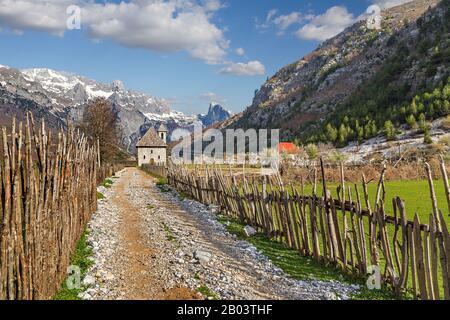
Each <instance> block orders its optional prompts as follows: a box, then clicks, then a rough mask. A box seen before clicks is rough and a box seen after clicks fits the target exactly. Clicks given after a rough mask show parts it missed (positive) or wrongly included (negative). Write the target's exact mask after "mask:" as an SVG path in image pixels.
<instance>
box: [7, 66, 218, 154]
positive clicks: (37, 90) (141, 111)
mask: <svg viewBox="0 0 450 320" xmlns="http://www.w3.org/2000/svg"><path fill="white" fill-rule="evenodd" d="M95 98H105V99H107V100H108V101H110V102H111V104H112V106H113V108H114V110H115V111H116V114H117V117H118V121H119V124H120V126H121V129H122V132H123V137H122V140H123V141H122V142H123V144H124V146H126V147H127V149H128V151H130V152H134V151H135V145H136V143H137V142H138V141H139V139H140V138H141V137H142V136H143V135H144V134H145V132H146V131H147V129H148V128H149V127H150V126H157V125H159V124H161V123H164V124H166V126H167V127H168V128H169V134H170V133H171V132H172V131H173V130H175V129H179V128H182V129H185V130H187V131H193V128H194V125H195V124H199V125H203V123H205V125H206V126H209V125H210V124H211V123H214V121H218V120H224V119H225V114H224V113H221V112H220V110H216V109H214V108H213V109H214V110H216V111H214V110H213V111H214V112H212V114H211V115H210V114H209V113H208V115H207V116H206V117H205V118H204V117H203V116H202V117H201V119H200V117H199V116H186V115H184V114H183V113H181V112H177V111H172V110H171V108H170V105H169V102H167V101H166V100H164V99H160V98H155V97H152V96H149V95H147V94H144V93H140V92H137V91H133V90H127V89H125V87H124V85H123V83H122V82H121V81H119V80H116V81H113V82H112V83H111V84H103V83H99V82H96V81H94V80H91V79H88V78H85V77H82V76H78V75H74V74H70V73H66V72H57V71H54V70H50V69H26V70H18V69H14V68H9V67H5V66H1V65H0V110H2V115H1V116H0V123H8V121H9V120H10V118H12V117H16V118H18V120H22V119H23V118H24V116H25V114H26V112H27V111H31V112H32V113H33V114H34V115H35V117H37V118H38V119H41V118H43V119H45V120H46V121H47V122H50V123H49V125H51V126H53V127H55V128H60V127H65V126H66V124H67V121H68V120H70V121H74V122H78V121H81V119H82V117H83V113H84V109H85V106H86V105H87V103H88V102H89V101H90V100H92V99H95ZM210 109H211V108H210ZM216 119H217V120H216Z"/></svg>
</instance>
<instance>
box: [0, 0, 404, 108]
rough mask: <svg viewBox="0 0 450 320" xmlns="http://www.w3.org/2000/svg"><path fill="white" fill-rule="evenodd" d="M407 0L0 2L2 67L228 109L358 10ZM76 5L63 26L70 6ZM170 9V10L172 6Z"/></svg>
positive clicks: (180, 104)
mask: <svg viewBox="0 0 450 320" xmlns="http://www.w3.org/2000/svg"><path fill="white" fill-rule="evenodd" d="M401 2H405V0H333V1H325V0H316V1H312V0H307V1H302V0H296V1H294V0H284V1H283V0H225V1H224V0H222V1H220V0H186V1H182V4H180V2H177V3H175V2H173V1H170V0H169V1H162V0H156V1H150V0H149V1H146V0H133V1H131V0H130V1H124V2H123V3H122V4H120V1H96V2H95V3H94V2H93V1H90V0H72V1H69V0H17V1H12V2H11V1H8V0H0V28H1V29H0V43H1V45H0V64H3V65H8V66H11V67H16V68H31V67H46V68H52V69H56V70H65V71H69V72H73V73H77V74H81V75H84V76H87V77H89V78H92V79H95V80H98V81H101V82H112V81H113V80H116V79H120V80H122V81H123V82H124V84H125V86H126V87H127V88H130V89H135V90H139V91H143V92H146V93H149V94H152V95H154V96H158V97H163V98H167V99H170V100H171V101H172V103H173V107H174V109H176V110H180V111H183V112H185V113H200V112H205V111H206V109H207V107H208V103H209V101H210V100H212V99H213V100H217V101H218V102H221V103H223V105H224V106H225V107H227V108H228V109H231V110H232V111H234V112H239V111H242V110H243V109H245V107H246V106H248V105H249V104H250V103H251V101H252V98H253V94H254V90H255V89H257V88H259V87H260V86H261V85H262V84H263V83H264V82H265V80H266V78H267V77H270V76H271V75H273V74H274V73H275V72H276V71H277V70H278V69H280V68H281V67H283V66H284V65H286V64H289V63H292V62H293V61H296V60H298V59H299V58H301V57H302V56H304V55H305V54H307V53H308V52H310V51H312V50H313V49H314V48H316V47H317V45H318V44H320V42H321V41H323V40H324V39H326V38H328V37H330V36H332V35H333V34H336V33H337V32H339V31H340V30H342V29H343V28H345V27H346V26H347V25H349V24H351V23H352V22H353V21H354V20H355V19H356V18H357V17H358V16H360V15H361V14H363V13H364V12H365V11H366V9H367V7H368V6H370V5H371V4H373V3H376V4H379V5H380V6H382V7H387V6H392V5H395V4H398V3H401ZM71 4H76V5H78V6H79V7H80V8H81V10H82V11H81V29H80V30H67V27H66V21H67V18H68V17H69V15H67V12H66V9H67V7H68V6H70V5H71ZM169 4H171V5H169Z"/></svg>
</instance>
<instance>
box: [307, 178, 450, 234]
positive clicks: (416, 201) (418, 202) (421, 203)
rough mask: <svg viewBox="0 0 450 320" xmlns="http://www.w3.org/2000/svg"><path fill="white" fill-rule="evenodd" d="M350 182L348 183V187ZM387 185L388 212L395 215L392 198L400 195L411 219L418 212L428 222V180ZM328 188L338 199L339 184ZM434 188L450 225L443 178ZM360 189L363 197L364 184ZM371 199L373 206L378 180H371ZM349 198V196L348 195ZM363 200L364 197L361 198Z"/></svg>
mask: <svg viewBox="0 0 450 320" xmlns="http://www.w3.org/2000/svg"><path fill="white" fill-rule="evenodd" d="M349 185H350V184H347V187H348V186H349ZM351 186H352V197H353V200H354V201H355V199H356V194H355V188H354V184H352V185H351ZM385 186H386V203H385V209H386V214H388V215H393V208H392V199H393V198H395V197H400V198H401V199H402V200H403V201H404V202H405V207H406V213H407V216H408V219H409V220H413V219H414V215H415V214H416V213H418V214H419V217H420V220H421V222H422V223H425V224H428V216H429V215H430V213H432V212H433V208H432V203H431V197H430V191H429V187H428V181H426V180H419V181H415V180H413V181H388V182H385ZM327 188H328V189H329V190H330V191H331V193H332V195H333V197H335V198H336V199H337V190H336V188H337V184H330V185H327ZM434 188H435V192H436V198H437V201H438V207H439V209H440V210H442V213H443V214H444V216H445V217H446V221H447V224H448V225H449V226H450V216H449V212H448V206H447V200H446V197H445V190H444V185H443V182H442V180H436V181H435V182H434ZM311 189H312V188H311V186H306V187H305V192H306V194H311ZM358 189H359V192H360V195H361V197H363V195H362V185H361V184H359V185H358ZM367 189H368V191H369V199H370V202H371V204H372V207H373V203H374V201H375V196H376V192H377V182H371V183H369V185H368V188H367ZM318 193H319V195H322V190H321V188H320V187H318ZM347 200H348V196H347ZM361 200H363V199H361Z"/></svg>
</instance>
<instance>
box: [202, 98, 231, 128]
mask: <svg viewBox="0 0 450 320" xmlns="http://www.w3.org/2000/svg"><path fill="white" fill-rule="evenodd" d="M231 115H232V114H231V112H230V111H228V110H225V109H224V108H223V107H222V106H221V105H220V104H218V103H215V102H211V103H210V105H209V109H208V113H207V114H206V115H202V114H199V115H198V118H199V119H200V121H201V122H202V123H203V125H204V126H205V127H209V126H212V125H213V124H215V123H218V122H222V121H225V120H227V119H229V118H230V117H231Z"/></svg>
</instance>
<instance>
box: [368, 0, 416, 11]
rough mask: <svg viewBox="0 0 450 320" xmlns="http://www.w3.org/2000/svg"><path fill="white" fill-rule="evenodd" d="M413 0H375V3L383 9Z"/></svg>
mask: <svg viewBox="0 0 450 320" xmlns="http://www.w3.org/2000/svg"><path fill="white" fill-rule="evenodd" d="M411 1H412V0H374V1H373V4H376V5H379V6H380V7H381V9H387V8H391V7H395V6H399V5H401V4H404V3H407V2H411Z"/></svg>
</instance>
